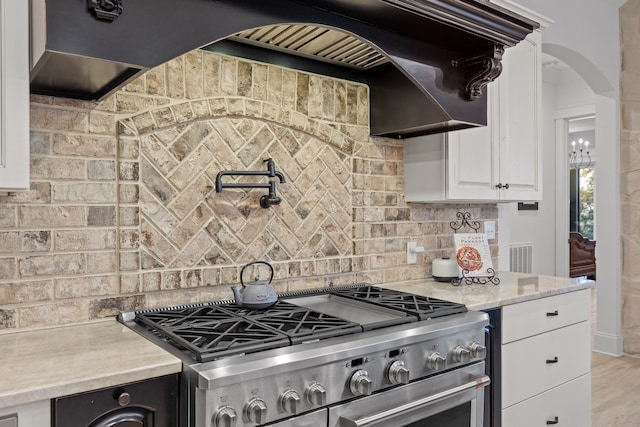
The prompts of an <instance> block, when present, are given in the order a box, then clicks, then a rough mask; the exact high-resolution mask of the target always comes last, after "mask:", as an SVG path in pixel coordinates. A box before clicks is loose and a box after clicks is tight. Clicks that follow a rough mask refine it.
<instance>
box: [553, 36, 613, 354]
mask: <svg viewBox="0 0 640 427" xmlns="http://www.w3.org/2000/svg"><path fill="white" fill-rule="evenodd" d="M542 51H543V52H544V53H546V54H549V55H551V56H554V57H555V58H558V59H559V60H561V61H562V62H564V63H565V64H567V65H568V66H569V67H571V68H572V69H573V70H574V71H575V72H576V73H577V74H578V75H579V76H580V77H581V78H582V79H583V80H584V82H585V83H586V84H587V85H588V86H589V88H590V89H591V90H592V91H593V94H594V97H593V104H592V105H591V106H590V107H589V106H583V108H582V109H580V108H575V109H574V110H573V111H563V112H556V114H555V119H556V120H555V124H554V126H555V135H556V141H555V143H556V147H560V146H562V148H558V149H557V151H556V153H557V154H556V177H566V176H567V175H568V173H567V170H568V166H567V162H566V158H565V155H566V151H564V147H565V143H566V141H565V138H566V135H567V129H566V119H567V118H569V117H571V116H574V117H575V116H584V115H585V114H591V113H593V114H595V117H596V126H595V135H596V140H597V141H599V150H598V167H597V168H596V190H595V191H596V193H597V194H598V197H597V199H596V203H595V205H596V207H595V210H596V212H597V214H596V228H597V229H598V243H597V247H596V257H597V262H598V286H597V291H596V294H597V297H596V300H597V307H596V316H597V321H596V331H595V335H594V350H595V351H599V352H602V353H607V354H613V355H621V354H622V335H621V321H620V318H621V316H620V311H621V292H620V264H621V261H620V260H621V257H620V255H621V254H620V191H619V188H620V184H619V174H618V173H617V171H619V170H620V168H619V158H620V156H619V153H620V146H619V129H618V123H617V114H616V112H617V102H616V99H615V90H614V86H613V84H612V82H610V81H609V80H608V79H607V78H606V76H605V75H604V74H603V73H602V72H601V71H600V70H599V69H598V68H597V67H596V66H595V65H594V64H593V63H592V62H590V61H589V60H588V59H587V58H585V57H584V56H582V55H581V54H580V53H578V52H576V51H574V50H572V49H569V48H566V47H564V46H560V45H557V44H544V43H543V45H542ZM582 110H584V111H582ZM563 122H564V123H565V124H564V125H563ZM560 153H561V154H560ZM612 171H614V173H612ZM556 179H557V180H558V178H556ZM563 184H564V183H562V182H557V185H556V209H557V220H556V258H557V259H559V260H568V247H567V244H566V238H567V237H566V236H568V224H567V221H566V218H567V217H568V215H567V211H568V206H566V204H564V205H563V204H562V203H563V201H566V200H568V194H567V192H568V185H563ZM560 218H562V220H561V219H560Z"/></svg>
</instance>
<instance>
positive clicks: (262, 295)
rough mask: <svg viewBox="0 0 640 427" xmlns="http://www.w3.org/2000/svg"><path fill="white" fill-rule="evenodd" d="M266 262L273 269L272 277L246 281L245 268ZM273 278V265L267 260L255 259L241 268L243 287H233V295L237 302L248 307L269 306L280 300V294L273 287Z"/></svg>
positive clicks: (259, 307)
mask: <svg viewBox="0 0 640 427" xmlns="http://www.w3.org/2000/svg"><path fill="white" fill-rule="evenodd" d="M254 264H265V265H266V266H268V267H269V269H271V277H270V278H269V281H268V282H265V281H261V280H260V278H259V277H256V278H255V280H254V281H253V282H250V283H245V282H244V278H243V274H244V270H245V269H246V268H247V267H249V266H250V265H254ZM272 280H273V266H272V265H271V264H269V263H268V262H266V261H253V262H250V263H248V264H246V265H245V266H243V267H242V270H240V283H241V284H242V288H238V287H232V288H231V290H232V291H233V296H234V297H235V300H236V304H238V305H241V306H242V307H247V308H256V309H261V308H267V307H270V306H272V305H273V304H275V303H276V301H278V294H277V293H276V291H275V290H274V289H273V288H272V287H271V281H272Z"/></svg>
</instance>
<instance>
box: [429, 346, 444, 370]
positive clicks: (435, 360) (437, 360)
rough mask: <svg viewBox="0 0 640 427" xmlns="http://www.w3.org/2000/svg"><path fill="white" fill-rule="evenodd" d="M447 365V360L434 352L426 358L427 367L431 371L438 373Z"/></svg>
mask: <svg viewBox="0 0 640 427" xmlns="http://www.w3.org/2000/svg"><path fill="white" fill-rule="evenodd" d="M446 365H447V359H446V358H444V357H442V355H441V354H440V353H438V352H437V351H434V352H433V353H431V354H430V355H429V356H427V367H428V368H429V369H431V370H432V371H440V370H442V369H444V367H445V366H446Z"/></svg>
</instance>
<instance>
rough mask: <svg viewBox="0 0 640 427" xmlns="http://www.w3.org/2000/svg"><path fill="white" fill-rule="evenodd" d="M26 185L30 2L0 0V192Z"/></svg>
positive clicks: (22, 187)
mask: <svg viewBox="0 0 640 427" xmlns="http://www.w3.org/2000/svg"><path fill="white" fill-rule="evenodd" d="M27 189H29V2H28V1H25V0H0V192H6V191H15V190H27Z"/></svg>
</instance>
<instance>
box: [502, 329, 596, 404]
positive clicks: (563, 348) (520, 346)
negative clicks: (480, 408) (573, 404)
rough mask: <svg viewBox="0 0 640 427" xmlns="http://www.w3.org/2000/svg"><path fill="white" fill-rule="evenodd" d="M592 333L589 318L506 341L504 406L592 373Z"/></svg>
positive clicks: (503, 370)
mask: <svg viewBox="0 0 640 427" xmlns="http://www.w3.org/2000/svg"><path fill="white" fill-rule="evenodd" d="M590 333H591V324H590V322H581V323H576V324H574V325H571V326H567V327H564V328H561V329H556V330H555V331H551V332H547V333H545V334H540V335H536V336H533V337H531V338H527V339H524V340H520V341H516V342H512V343H509V344H506V345H503V346H502V407H503V408H507V407H509V406H511V405H514V404H516V403H518V402H522V401H523V400H525V399H528V398H529V397H532V396H534V395H536V394H539V393H542V392H544V391H546V390H548V389H550V388H553V387H556V386H558V385H560V384H562V383H565V382H567V381H570V380H572V379H574V378H577V377H579V376H581V375H584V374H587V373H589V372H590V370H591V348H590V347H591V339H590ZM556 358H557V359H556ZM551 361H554V362H551ZM548 362H551V363H548Z"/></svg>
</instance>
